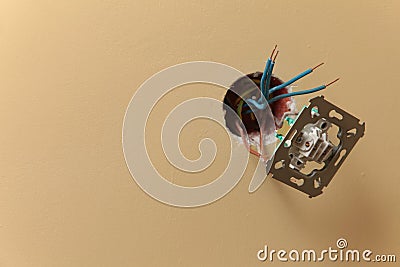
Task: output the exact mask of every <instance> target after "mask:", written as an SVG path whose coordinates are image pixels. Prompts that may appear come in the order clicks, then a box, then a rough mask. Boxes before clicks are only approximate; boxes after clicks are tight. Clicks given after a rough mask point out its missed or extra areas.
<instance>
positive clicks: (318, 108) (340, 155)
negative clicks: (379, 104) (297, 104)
mask: <svg viewBox="0 0 400 267" xmlns="http://www.w3.org/2000/svg"><path fill="white" fill-rule="evenodd" d="M332 125H336V126H337V127H338V128H339V131H338V134H337V138H338V139H339V140H340V142H339V144H337V145H333V144H332V143H331V142H330V141H329V136H328V134H327V130H328V128H330V127H331V126H332ZM364 132H365V123H360V120H359V119H357V118H356V117H354V116H353V115H351V114H349V113H347V112H346V111H344V110H343V109H341V108H339V107H337V106H335V105H334V104H332V103H330V102H328V101H326V100H325V99H324V96H318V97H315V98H313V99H311V100H310V105H309V106H308V107H305V108H304V109H303V110H302V111H301V113H300V114H299V116H298V117H297V119H296V121H295V122H294V124H293V126H292V127H291V128H290V130H289V131H288V133H287V134H286V136H285V138H284V139H283V140H282V142H281V143H280V145H279V146H278V147H277V149H276V152H275V156H274V158H273V159H272V161H273V162H272V163H271V162H269V163H268V164H267V165H269V164H271V165H269V166H271V169H270V172H271V173H272V177H273V178H274V179H276V180H278V181H281V182H282V183H285V184H287V185H289V186H291V187H293V188H295V189H297V190H300V191H302V192H304V193H306V194H308V195H309V197H310V198H311V197H315V196H318V195H320V194H322V189H323V188H324V187H326V186H328V184H329V183H330V181H331V180H332V178H333V176H334V175H335V174H336V172H337V171H338V169H339V168H340V166H341V165H342V164H343V162H344V161H345V160H346V158H347V156H348V155H349V153H350V151H351V150H352V149H353V148H354V146H355V144H356V143H357V141H358V140H359V139H360V138H361V137H362V136H363V135H364ZM307 140H308V141H307ZM317 155H318V156H317ZM311 161H316V162H319V163H322V164H323V165H324V166H323V167H322V168H321V169H313V170H312V171H311V172H310V173H308V174H306V173H305V172H303V171H302V170H303V168H304V166H305V165H307V163H308V162H311ZM296 164H298V165H297V166H296Z"/></svg>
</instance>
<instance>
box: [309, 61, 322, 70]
mask: <svg viewBox="0 0 400 267" xmlns="http://www.w3.org/2000/svg"><path fill="white" fill-rule="evenodd" d="M322 65H324V62H322V63H319V64H318V65H317V66H315V67H314V68H311V69H312V70H315V69H316V68H318V67H321V66H322Z"/></svg>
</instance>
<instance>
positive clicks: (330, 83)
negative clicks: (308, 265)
mask: <svg viewBox="0 0 400 267" xmlns="http://www.w3.org/2000/svg"><path fill="white" fill-rule="evenodd" d="M339 79H340V78H337V79H335V80H334V81H332V82H330V83H328V84H326V85H325V86H326V87H328V86H329V85H331V84H333V83H335V82H337V81H339Z"/></svg>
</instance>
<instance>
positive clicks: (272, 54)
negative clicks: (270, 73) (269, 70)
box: [269, 45, 278, 58]
mask: <svg viewBox="0 0 400 267" xmlns="http://www.w3.org/2000/svg"><path fill="white" fill-rule="evenodd" d="M277 47H278V45H275V46H274V50H272V53H271V55H270V56H269V58H272V57H273V56H274V53H275V50H276V48H277Z"/></svg>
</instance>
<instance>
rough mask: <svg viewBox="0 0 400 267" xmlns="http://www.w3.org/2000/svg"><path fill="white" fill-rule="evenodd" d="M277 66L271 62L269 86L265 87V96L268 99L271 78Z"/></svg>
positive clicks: (268, 77) (268, 78)
mask: <svg viewBox="0 0 400 267" xmlns="http://www.w3.org/2000/svg"><path fill="white" fill-rule="evenodd" d="M274 66H275V62H273V61H272V62H271V67H270V71H269V72H268V76H267V84H266V85H265V87H266V88H264V96H265V98H266V99H268V97H269V94H270V92H269V87H270V85H271V78H272V70H273V69H274Z"/></svg>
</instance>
